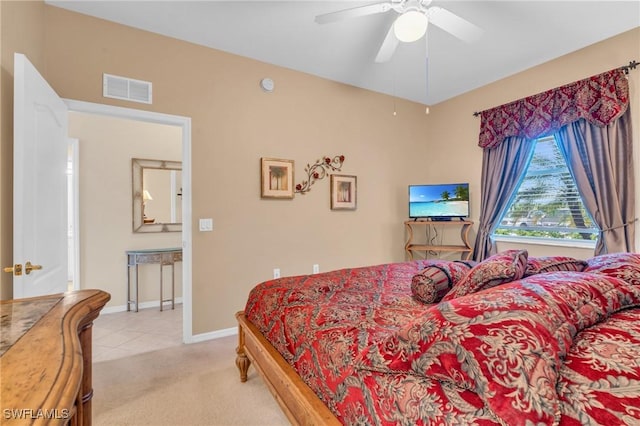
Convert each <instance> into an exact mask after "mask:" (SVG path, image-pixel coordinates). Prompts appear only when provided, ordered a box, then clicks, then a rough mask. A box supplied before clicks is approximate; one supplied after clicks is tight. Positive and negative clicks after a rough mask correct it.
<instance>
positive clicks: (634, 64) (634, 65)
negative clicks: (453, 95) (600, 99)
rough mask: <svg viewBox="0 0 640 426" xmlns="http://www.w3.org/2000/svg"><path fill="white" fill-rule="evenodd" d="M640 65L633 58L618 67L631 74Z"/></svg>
mask: <svg viewBox="0 0 640 426" xmlns="http://www.w3.org/2000/svg"><path fill="white" fill-rule="evenodd" d="M639 65H640V62H638V61H636V60H633V61H631V62H629V65H624V66H621V67H620V68H618V69H619V70H622V71H624V73H625V74H629V71H630V70H635V69H636V68H637V67H638V66H639ZM489 109H491V108H489ZM480 114H482V111H479V112H478V111H476V112H474V113H473V116H474V117H480Z"/></svg>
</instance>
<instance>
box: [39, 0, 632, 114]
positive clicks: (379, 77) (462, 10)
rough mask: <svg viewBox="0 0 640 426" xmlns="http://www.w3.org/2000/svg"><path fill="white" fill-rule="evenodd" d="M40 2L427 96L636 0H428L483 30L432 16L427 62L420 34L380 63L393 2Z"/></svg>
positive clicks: (470, 80)
mask: <svg viewBox="0 0 640 426" xmlns="http://www.w3.org/2000/svg"><path fill="white" fill-rule="evenodd" d="M46 3H47V4H50V5H53V6H59V7H63V8H66V9H70V10H73V11H76V12H79V13H83V14H87V15H92V16H95V17H99V18H102V19H106V20H109V21H114V22H118V23H121V24H124V25H128V26H132V27H136V28H140V29H144V30H147V31H151V32H154V33H159V34H164V35H167V36H170V37H175V38H178V39H182V40H186V41H190V42H192V43H196V44H199V45H204V46H209V47H212V48H215V49H219V50H223V51H226V52H231V53H234V54H237V55H241V56H246V57H249V58H253V59H257V60H259V61H263V62H267V63H270V64H274V65H279V66H283V67H286V68H290V69H294V70H297V71H302V72H305V73H309V74H313V75H316V76H320V77H323V78H327V79H329V80H335V81H339V82H343V83H347V84H350V85H353V86H357V87H362V88H365V89H369V90H373V91H376V92H381V93H386V94H389V95H395V96H397V97H400V98H404V99H409V100H412V101H416V102H419V103H422V104H425V105H433V104H436V103H438V102H442V101H445V100H447V99H450V98H452V97H454V96H457V95H460V94H462V93H465V92H467V91H470V90H473V89H475V88H478V87H481V86H484V85H486V84H488V83H491V82H493V81H496V80H499V79H501V78H504V77H507V76H509V75H512V74H515V73H517V72H520V71H522V70H525V69H527V68H530V67H533V66H535V65H538V64H541V63H543V62H546V61H549V60H551V59H554V58H557V57H559V56H562V55H564V54H567V53H570V52H573V51H575V50H578V49H581V48H583V47H586V46H588V45H591V44H593V43H596V42H598V41H600V40H603V39H606V38H609V37H612V36H614V35H617V34H620V33H622V32H625V31H627V30H630V29H632V28H635V27H638V26H640V0H626V1H609V0H602V1H575V0H574V1H540V0H538V1H521V0H511V1H504V0H503V1H485V0H473V1H458V0H434V1H433V3H432V6H441V7H443V8H446V9H448V10H449V11H451V12H454V13H456V14H457V15H459V16H461V17H463V18H464V19H466V20H468V21H470V22H472V23H474V24H475V25H477V26H479V27H480V28H482V29H483V30H484V32H483V34H482V36H481V37H480V38H479V39H478V40H477V41H476V42H474V43H465V42H462V41H460V40H458V39H457V38H455V37H453V36H451V35H450V34H449V33H447V32H445V31H443V30H441V29H440V28H438V27H436V26H435V25H430V26H429V29H428V33H427V35H428V51H429V61H428V72H427V61H426V60H425V57H426V50H427V46H426V45H427V43H426V42H425V41H424V39H421V40H419V41H417V42H414V43H407V44H405V43H401V44H400V45H399V46H398V49H397V50H396V52H395V54H394V56H393V57H392V59H391V60H390V61H389V62H387V63H383V64H379V63H375V62H374V58H375V56H376V54H377V52H378V49H379V47H380V44H381V43H382V41H383V39H384V37H385V36H386V34H387V31H388V29H389V27H390V26H391V24H392V22H393V19H394V17H395V16H397V14H396V13H395V12H394V11H389V12H386V13H383V14H377V15H370V16H364V17H358V18H353V19H349V20H344V21H340V22H334V23H328V24H323V25H320V24H316V23H315V22H314V18H315V16H316V15H319V14H323V13H329V12H334V11H338V10H342V9H347V8H352V7H356V6H360V5H366V4H372V3H377V2H376V1H375V0H372V1H368V2H362V1H305V0H294V1H242V0H235V1H100V0H74V1H58V0H47V1H46ZM638 43H639V44H640V40H639V41H638ZM628 59H629V60H630V61H631V60H634V59H635V60H640V58H631V57H630V58H628ZM620 65H626V64H624V63H622V64H620ZM603 71H605V70H603ZM427 82H428V84H427ZM277 84H278V82H277V81H276V89H277Z"/></svg>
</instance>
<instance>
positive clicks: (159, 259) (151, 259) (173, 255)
mask: <svg viewBox="0 0 640 426" xmlns="http://www.w3.org/2000/svg"><path fill="white" fill-rule="evenodd" d="M181 261H182V249H181V248H180V247H173V248H159V249H142V250H127V311H130V310H131V305H132V304H133V305H135V311H136V312H138V265H141V264H147V263H157V264H159V265H160V310H161V311H162V307H163V305H164V303H165V302H171V309H174V308H175V281H176V274H175V263H176V262H181ZM167 265H171V299H164V297H163V295H162V291H163V282H162V267H163V266H167ZM132 267H135V274H134V275H135V280H134V282H133V290H134V294H135V299H132V298H131V268H132Z"/></svg>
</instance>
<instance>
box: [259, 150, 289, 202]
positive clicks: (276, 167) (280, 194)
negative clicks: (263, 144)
mask: <svg viewBox="0 0 640 426" xmlns="http://www.w3.org/2000/svg"><path fill="white" fill-rule="evenodd" d="M260 186H261V192H260V196H261V197H262V198H293V187H294V186H295V184H294V182H293V160H281V159H279V158H261V159H260Z"/></svg>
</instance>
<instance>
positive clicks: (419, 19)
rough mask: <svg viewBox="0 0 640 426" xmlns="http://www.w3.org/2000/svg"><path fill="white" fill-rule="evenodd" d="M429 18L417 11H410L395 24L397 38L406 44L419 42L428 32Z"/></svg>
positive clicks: (394, 30)
mask: <svg viewBox="0 0 640 426" xmlns="http://www.w3.org/2000/svg"><path fill="white" fill-rule="evenodd" d="M428 23H429V20H428V19H427V16H426V15H425V14H424V13H422V12H419V11H417V10H410V11H408V12H405V13H403V14H402V15H400V16H398V18H397V19H396V21H395V22H394V23H393V32H394V34H395V35H396V38H397V39H398V40H400V41H402V42H405V43H411V42H412V41H416V40H419V39H420V38H422V36H424V35H425V33H426V32H427V24H428Z"/></svg>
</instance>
